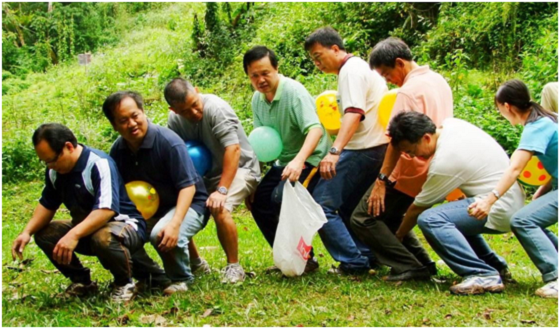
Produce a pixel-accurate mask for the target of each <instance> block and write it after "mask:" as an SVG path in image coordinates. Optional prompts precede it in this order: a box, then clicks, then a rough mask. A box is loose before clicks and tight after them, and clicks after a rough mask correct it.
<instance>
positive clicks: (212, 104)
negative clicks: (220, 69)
mask: <svg viewBox="0 0 560 329" xmlns="http://www.w3.org/2000/svg"><path fill="white" fill-rule="evenodd" d="M164 94H165V100H166V101H167V103H168V104H169V109H170V110H171V112H170V113H169V118H168V122H167V125H168V126H169V128H170V129H171V130H173V131H174V132H176V133H177V134H178V135H179V136H180V137H181V138H182V139H183V140H184V141H198V142H201V143H202V144H203V145H204V146H206V147H207V148H208V150H210V153H211V154H212V167H211V168H210V170H209V171H208V172H207V173H206V174H205V175H204V177H203V179H204V184H205V186H206V189H207V190H208V193H209V195H210V196H209V197H208V200H207V201H206V206H207V207H208V208H209V209H210V211H211V213H212V217H214V221H215V222H216V228H217V231H218V239H219V240H220V243H221V244H222V248H223V249H224V251H225V253H226V257H227V262H228V264H227V266H226V267H225V268H224V269H223V270H222V273H223V278H222V282H223V283H228V282H229V283H236V282H240V281H243V280H244V278H245V272H244V271H243V267H241V265H240V264H239V259H238V238H237V227H236V226H235V222H234V221H233V218H232V216H231V213H232V211H233V209H234V208H235V207H237V206H238V205H240V204H241V203H242V202H243V201H244V200H245V198H247V197H248V196H249V195H251V194H252V193H253V192H254V191H255V189H256V188H257V184H258V180H259V178H260V173H261V172H260V168H259V161H258V160H257V157H256V156H255V153H254V152H253V149H252V148H251V145H250V144H249V141H248V140H247V135H246V134H245V131H244V130H243V127H242V126H241V123H240V122H239V118H238V117H237V115H236V114H235V112H234V111H233V109H232V108H231V106H229V104H228V103H226V102H225V101H224V100H223V99H221V98H219V97H218V96H215V95H211V94H201V93H199V92H198V88H195V87H193V85H192V84H191V83H190V82H188V81H186V80H184V79H181V78H177V79H173V80H172V81H171V82H169V83H168V84H167V86H166V87H165V92H164Z"/></svg>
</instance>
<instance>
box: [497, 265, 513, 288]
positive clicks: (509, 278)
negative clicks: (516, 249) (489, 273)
mask: <svg viewBox="0 0 560 329" xmlns="http://www.w3.org/2000/svg"><path fill="white" fill-rule="evenodd" d="M500 277H501V278H502V281H503V282H504V283H511V284H513V283H517V281H515V279H514V278H513V275H511V271H510V270H509V267H505V268H503V269H501V270H500Z"/></svg>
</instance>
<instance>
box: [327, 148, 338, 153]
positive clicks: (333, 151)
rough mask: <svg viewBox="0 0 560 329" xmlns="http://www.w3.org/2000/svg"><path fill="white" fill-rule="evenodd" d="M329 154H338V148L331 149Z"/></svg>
mask: <svg viewBox="0 0 560 329" xmlns="http://www.w3.org/2000/svg"><path fill="white" fill-rule="evenodd" d="M329 152H330V153H332V154H338V150H337V149H336V147H331V149H330V151H329Z"/></svg>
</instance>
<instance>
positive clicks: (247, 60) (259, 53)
mask: <svg viewBox="0 0 560 329" xmlns="http://www.w3.org/2000/svg"><path fill="white" fill-rule="evenodd" d="M265 56H268V59H269V60H270V64H271V65H272V67H273V68H274V69H278V59H277V58H276V54H275V53H274V51H272V50H271V49H268V48H267V47H265V46H255V47H253V48H251V49H250V50H248V51H247V52H246V53H245V55H243V69H244V70H245V74H248V73H247V70H248V68H249V65H251V63H253V62H254V61H258V60H259V59H261V58H264V57H265Z"/></svg>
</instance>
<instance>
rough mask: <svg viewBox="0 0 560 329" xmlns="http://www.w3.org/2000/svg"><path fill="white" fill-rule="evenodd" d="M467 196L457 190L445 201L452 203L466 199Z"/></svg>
mask: <svg viewBox="0 0 560 329" xmlns="http://www.w3.org/2000/svg"><path fill="white" fill-rule="evenodd" d="M466 197H467V196H466V195H465V194H464V193H463V191H461V190H460V189H458V188H456V189H454V190H453V191H451V193H449V194H448V195H447V196H446V197H445V200H447V201H449V202H451V201H457V200H461V199H464V198H466Z"/></svg>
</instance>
